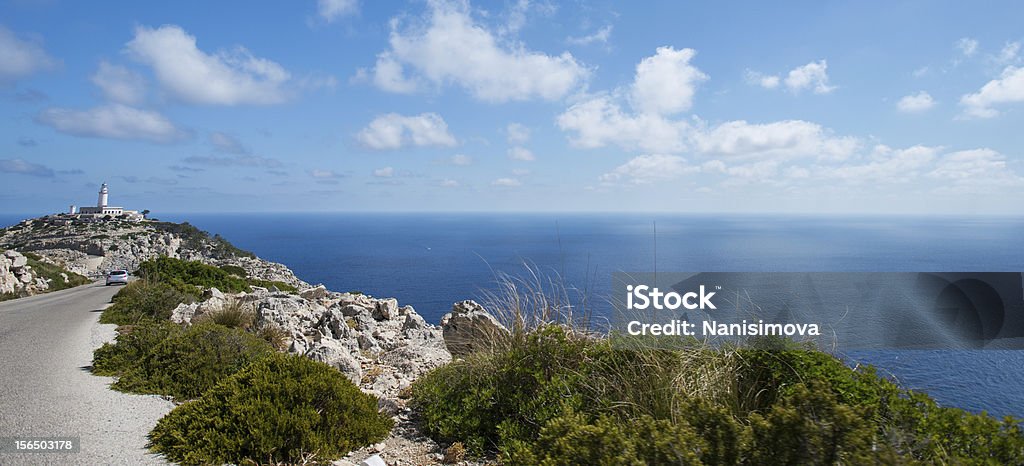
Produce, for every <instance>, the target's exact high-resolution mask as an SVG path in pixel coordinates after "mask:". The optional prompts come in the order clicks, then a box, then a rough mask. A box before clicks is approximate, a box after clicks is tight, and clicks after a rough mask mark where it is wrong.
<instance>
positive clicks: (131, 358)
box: [92, 322, 182, 377]
mask: <svg viewBox="0 0 1024 466" xmlns="http://www.w3.org/2000/svg"><path fill="white" fill-rule="evenodd" d="M181 331H182V329H181V327H179V326H178V325H177V324H174V323H171V322H146V323H143V324H138V325H123V326H121V327H120V328H119V329H118V335H117V340H116V341H115V342H114V343H104V344H103V346H101V347H99V348H97V349H96V351H93V360H92V372H93V373H94V374H96V375H105V376H118V377H119V376H121V375H123V374H125V373H126V372H129V371H131V370H134V369H135V368H137V367H138V365H139V363H140V361H142V360H143V358H145V357H146V356H147V355H148V354H149V353H150V351H152V350H153V348H154V347H156V346H157V345H158V344H160V343H161V342H163V341H164V340H165V339H167V338H168V337H170V336H172V335H176V334H178V333H180V332H181Z"/></svg>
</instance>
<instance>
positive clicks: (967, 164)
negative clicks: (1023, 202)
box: [928, 148, 1024, 188]
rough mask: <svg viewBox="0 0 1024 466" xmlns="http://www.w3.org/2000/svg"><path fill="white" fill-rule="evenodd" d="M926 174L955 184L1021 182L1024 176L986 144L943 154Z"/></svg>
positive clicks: (1011, 183)
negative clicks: (980, 147) (976, 147)
mask: <svg viewBox="0 0 1024 466" xmlns="http://www.w3.org/2000/svg"><path fill="white" fill-rule="evenodd" d="M928 176H929V177H931V178H935V179H939V180H947V181H950V182H953V183H954V184H958V185H976V186H979V187H989V188H991V187H995V186H1021V185H1024V178H1022V177H1021V176H1020V175H1018V174H1016V173H1014V172H1013V171H1011V170H1010V169H1009V168H1008V167H1007V166H1006V157H1005V156H1003V155H1002V154H1000V153H999V152H996V151H994V150H992V149H985V148H982V149H971V150H963V151H958V152H952V153H949V154H946V155H944V156H942V158H941V159H939V161H938V163H937V164H936V166H935V169H934V170H932V171H931V172H929V173H928Z"/></svg>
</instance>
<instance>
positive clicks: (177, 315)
mask: <svg viewBox="0 0 1024 466" xmlns="http://www.w3.org/2000/svg"><path fill="white" fill-rule="evenodd" d="M197 309H199V303H189V304H185V303H182V304H179V305H178V307H176V308H174V309H173V310H172V311H171V321H172V322H176V323H179V324H190V323H192V319H193V318H195V316H196V310H197Z"/></svg>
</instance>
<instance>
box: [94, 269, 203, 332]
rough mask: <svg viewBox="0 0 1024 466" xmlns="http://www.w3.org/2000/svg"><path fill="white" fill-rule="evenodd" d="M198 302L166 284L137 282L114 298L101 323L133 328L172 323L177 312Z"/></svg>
mask: <svg viewBox="0 0 1024 466" xmlns="http://www.w3.org/2000/svg"><path fill="white" fill-rule="evenodd" d="M195 298H196V295H194V294H189V293H183V292H181V291H179V290H178V289H177V288H174V287H172V286H171V285H168V284H165V283H158V282H154V281H150V280H136V281H133V282H131V283H129V284H128V285H125V287H124V288H121V290H120V291H118V292H117V294H115V295H114V297H113V299H112V301H113V302H114V304H113V305H112V306H110V307H108V308H107V309H105V310H104V311H103V314H102V315H100V322H101V323H104V324H117V325H132V324H137V323H140V322H143V321H146V320H157V321H163V320H168V319H170V318H171V311H173V310H174V308H176V307H178V305H179V304H181V303H185V302H192V301H194V300H195Z"/></svg>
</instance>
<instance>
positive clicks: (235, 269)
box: [220, 264, 249, 278]
mask: <svg viewBox="0 0 1024 466" xmlns="http://www.w3.org/2000/svg"><path fill="white" fill-rule="evenodd" d="M220 269H221V270H223V271H225V272H227V273H229V274H231V275H235V276H237V277H240V278H248V277H249V274H248V273H247V272H246V271H245V269H243V268H241V267H239V266H237V265H230V264H228V265H222V266H220Z"/></svg>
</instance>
